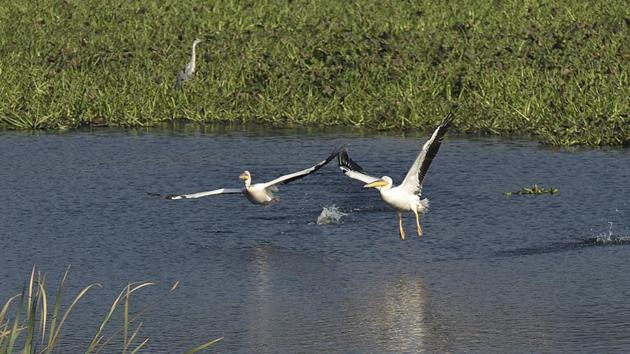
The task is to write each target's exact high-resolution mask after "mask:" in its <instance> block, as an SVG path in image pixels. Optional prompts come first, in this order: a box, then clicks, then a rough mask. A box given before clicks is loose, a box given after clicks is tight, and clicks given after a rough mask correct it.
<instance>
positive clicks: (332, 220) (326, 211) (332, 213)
mask: <svg viewBox="0 0 630 354" xmlns="http://www.w3.org/2000/svg"><path fill="white" fill-rule="evenodd" d="M345 215H348V214H346V213H344V212H341V211H340V210H339V208H337V207H336V206H335V205H334V204H333V205H331V206H329V207H324V208H322V212H321V214H319V216H318V217H317V225H330V224H339V223H340V222H341V218H342V217H343V216H345Z"/></svg>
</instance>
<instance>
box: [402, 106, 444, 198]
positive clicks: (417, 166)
mask: <svg viewBox="0 0 630 354" xmlns="http://www.w3.org/2000/svg"><path fill="white" fill-rule="evenodd" d="M451 122H452V118H451V114H449V115H447V116H446V118H445V119H444V120H443V121H442V123H441V124H440V125H439V126H438V127H437V128H436V129H435V131H434V132H433V135H431V138H429V140H427V142H426V143H424V145H423V146H422V150H421V151H420V153H419V154H418V157H416V160H415V161H414V162H413V165H411V168H410V169H409V172H407V175H406V176H405V179H404V180H403V181H402V183H401V184H400V185H401V186H402V188H403V189H404V190H406V191H407V192H409V193H413V194H418V193H420V191H421V190H422V182H423V181H424V177H425V176H426V174H427V171H428V170H429V166H431V161H433V158H435V155H436V154H437V152H438V150H439V149H440V144H441V143H442V139H443V138H444V134H446V131H447V130H448V127H449V126H450V125H451Z"/></svg>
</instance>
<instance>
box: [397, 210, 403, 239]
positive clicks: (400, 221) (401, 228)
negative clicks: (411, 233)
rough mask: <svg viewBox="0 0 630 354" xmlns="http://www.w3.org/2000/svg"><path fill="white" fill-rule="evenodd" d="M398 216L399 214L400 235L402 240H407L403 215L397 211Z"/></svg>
mask: <svg viewBox="0 0 630 354" xmlns="http://www.w3.org/2000/svg"><path fill="white" fill-rule="evenodd" d="M396 214H398V234H399V235H400V239H401V240H404V239H405V229H403V223H402V213H401V212H399V211H397V212H396Z"/></svg>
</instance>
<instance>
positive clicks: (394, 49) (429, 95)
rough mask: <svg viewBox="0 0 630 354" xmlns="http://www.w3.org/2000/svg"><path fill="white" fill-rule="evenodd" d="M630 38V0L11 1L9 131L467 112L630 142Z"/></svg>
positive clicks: (481, 126) (477, 125) (500, 122)
mask: <svg viewBox="0 0 630 354" xmlns="http://www.w3.org/2000/svg"><path fill="white" fill-rule="evenodd" d="M197 37H198V38H202V39H204V40H205V42H203V43H202V44H200V45H199V46H198V56H197V60H198V68H197V72H196V73H195V75H194V77H193V79H192V80H191V81H188V82H186V83H185V84H184V88H183V89H182V90H179V91H177V90H174V82H175V77H176V74H177V71H179V70H181V69H182V68H183V66H184V65H185V64H186V62H187V61H188V60H189V56H190V43H191V42H192V40H193V39H194V38H197ZM628 38H630V10H629V9H628V7H627V3H626V2H625V1H609V2H600V1H594V0H593V1H582V2H579V1H578V2H568V1H561V2H557V3H555V4H553V5H550V4H545V2H543V1H529V2H523V1H513V0H510V1H501V0H497V1H485V2H477V1H449V2H446V3H444V2H435V3H421V2H403V1H397V2H386V3H382V2H377V1H373V0H366V1H362V2H353V3H347V2H336V1H332V0H320V1H298V0H293V1H280V0H269V1H263V2H256V1H225V2H217V3H204V4H201V3H196V2H194V1H192V0H183V1H174V0H172V1H144V2H133V1H127V0H116V1H112V2H96V1H76V0H75V1H73V0H54V1H53V0H42V1H39V2H11V3H7V4H4V5H2V6H0V73H1V74H2V77H3V81H4V82H3V83H2V84H0V125H3V126H5V127H7V128H11V129H13V128H15V129H73V128H77V127H84V126H123V127H133V126H151V125H155V124H157V123H159V122H164V121H169V120H172V119H182V118H183V119H188V120H192V121H197V122H245V123H261V124H272V125H276V126H284V125H319V126H334V125H343V126H355V127H367V128H376V129H384V130H388V129H400V130H409V129H423V130H424V129H426V127H427V126H434V125H435V124H436V123H437V122H438V121H439V120H440V119H441V117H442V116H443V115H444V114H446V112H448V111H449V110H451V109H452V107H453V106H457V107H458V109H457V110H456V112H457V113H456V120H455V130H457V131H459V132H460V133H464V134H466V133H472V134H493V135H529V136H534V137H535V138H537V139H538V140H540V141H542V142H544V143H548V144H552V145H628V144H630V43H629V41H628Z"/></svg>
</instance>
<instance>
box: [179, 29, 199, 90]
mask: <svg viewBox="0 0 630 354" xmlns="http://www.w3.org/2000/svg"><path fill="white" fill-rule="evenodd" d="M201 42H203V41H202V40H201V39H195V40H194V41H193V44H192V57H191V58H190V62H188V64H186V66H185V67H184V69H182V70H181V71H180V72H179V73H177V80H176V81H175V88H176V89H180V88H181V87H182V84H183V83H184V81H186V80H188V79H190V77H191V76H192V74H194V73H195V66H196V62H197V60H196V53H195V49H196V47H197V44H199V43H201Z"/></svg>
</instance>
